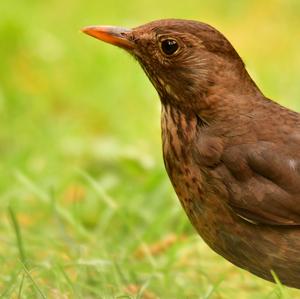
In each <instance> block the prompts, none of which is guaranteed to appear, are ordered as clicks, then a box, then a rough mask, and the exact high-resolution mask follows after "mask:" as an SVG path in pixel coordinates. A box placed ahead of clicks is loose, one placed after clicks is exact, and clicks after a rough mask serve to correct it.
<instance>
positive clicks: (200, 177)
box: [161, 106, 231, 247]
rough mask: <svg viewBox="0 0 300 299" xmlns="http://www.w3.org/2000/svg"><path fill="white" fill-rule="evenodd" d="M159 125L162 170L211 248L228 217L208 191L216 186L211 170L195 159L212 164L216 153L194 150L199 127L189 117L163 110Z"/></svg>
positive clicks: (211, 191)
mask: <svg viewBox="0 0 300 299" xmlns="http://www.w3.org/2000/svg"><path fill="white" fill-rule="evenodd" d="M161 126H162V141H163V156H164V162H165V167H166V170H167V172H168V175H169V177H170V180H171V182H172V185H173V187H174V189H175V192H176V193H177V196H178V198H179V199H180V202H181V204H182V206H183V208H184V210H185V212H186V213H187V215H188V217H189V219H190V221H191V222H192V224H193V225H194V227H195V228H196V229H197V231H198V232H199V233H200V235H201V236H202V237H203V239H205V241H206V242H207V243H208V244H209V245H210V246H211V247H215V245H214V243H215V242H216V240H217V239H218V230H219V228H220V224H221V223H224V221H225V222H226V216H227V215H228V217H227V219H228V221H229V222H231V217H230V215H229V214H228V211H227V209H226V206H225V204H224V203H223V202H222V201H220V200H219V199H218V196H217V195H216V194H215V193H214V190H212V189H211V186H213V185H217V184H214V182H213V178H212V173H211V172H210V171H211V170H210V169H209V168H208V167H206V166H205V165H204V164H205V163H204V164H203V166H201V163H199V161H197V160H199V159H200V160H201V159H204V157H207V161H210V162H211V163H214V160H216V159H217V158H218V153H217V151H215V153H216V154H214V155H213V156H212V155H211V156H209V155H208V154H207V152H206V149H205V148H206V146H203V147H201V148H196V147H197V146H198V144H199V142H198V139H199V124H198V121H197V118H196V117H194V116H193V115H186V114H183V113H181V112H180V111H177V110H175V109H174V108H173V109H172V108H171V107H169V106H167V107H163V109H162V119H161ZM210 143H211V141H210ZM211 152H212V151H211ZM220 215H221V216H220ZM219 216H220V217H221V218H222V219H220V217H219ZM218 217H219V218H218ZM222 225H223V224H222Z"/></svg>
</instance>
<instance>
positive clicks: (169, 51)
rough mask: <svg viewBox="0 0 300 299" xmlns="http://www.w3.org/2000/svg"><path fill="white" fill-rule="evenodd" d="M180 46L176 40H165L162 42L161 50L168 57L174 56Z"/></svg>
mask: <svg viewBox="0 0 300 299" xmlns="http://www.w3.org/2000/svg"><path fill="white" fill-rule="evenodd" d="M178 48H179V46H178V43H177V41H176V40H174V39H165V40H163V41H162V42H161V49H162V51H163V52H164V53H165V54H166V55H169V56H170V55H173V54H174V53H176V52H177V50H178Z"/></svg>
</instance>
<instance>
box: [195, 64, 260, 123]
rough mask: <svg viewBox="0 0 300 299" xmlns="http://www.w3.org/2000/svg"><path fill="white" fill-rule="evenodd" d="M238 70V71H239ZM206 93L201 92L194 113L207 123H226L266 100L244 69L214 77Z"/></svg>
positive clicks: (220, 72) (222, 72)
mask: <svg viewBox="0 0 300 299" xmlns="http://www.w3.org/2000/svg"><path fill="white" fill-rule="evenodd" d="M237 70H238V71H237ZM212 82H213V84H210V85H209V86H208V87H207V89H206V90H205V92H201V93H200V96H199V100H198V101H197V103H196V105H195V107H193V109H194V111H196V112H197V115H199V116H200V117H201V118H202V119H203V120H206V121H207V122H217V121H226V120H228V119H230V118H232V117H236V116H237V115H239V114H241V113H243V114H246V113H248V112H250V111H251V109H253V107H254V106H255V105H253V104H254V103H257V102H259V101H262V99H263V98H264V96H263V94H262V93H261V91H260V90H259V88H258V87H257V85H256V84H255V83H254V81H253V80H252V79H251V77H250V75H249V74H248V72H247V71H246V69H245V68H244V67H241V68H240V69H237V68H236V69H233V70H230V69H224V71H219V72H218V73H217V74H215V76H214V77H213V81H212Z"/></svg>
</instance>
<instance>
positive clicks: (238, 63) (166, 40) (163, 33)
mask: <svg viewBox="0 0 300 299" xmlns="http://www.w3.org/2000/svg"><path fill="white" fill-rule="evenodd" d="M83 32H84V33H86V34H89V35H91V36H93V37H95V38H98V39H100V40H102V41H105V42H108V43H110V44H113V45H116V46H118V47H121V48H123V49H125V50H127V51H128V52H129V53H130V54H132V55H133V56H134V57H135V58H136V59H137V60H138V61H139V63H140V64H141V66H142V68H143V69H144V71H145V72H146V74H147V75H148V77H149V79H150V80H151V82H152V83H153V85H154V86H155V88H156V89H157V91H158V93H159V95H160V98H161V100H162V102H172V103H173V104H176V105H181V106H182V105H184V106H187V107H188V106H195V105H197V104H199V101H201V99H203V98H204V97H205V96H206V95H207V94H208V93H209V92H210V89H211V88H214V87H215V86H216V85H220V82H223V83H224V77H226V76H227V79H225V81H226V80H227V81H228V82H226V83H227V86H228V85H230V86H232V88H238V86H237V84H236V80H237V78H238V77H240V76H241V75H243V74H244V72H245V71H244V64H243V62H242V60H241V58H240V57H239V55H238V54H237V52H236V51H235V49H234V48H233V47H232V45H231V44H230V43H229V41H228V40H227V39H226V38H225V37H224V36H223V35H222V34H221V33H220V32H219V31H217V30H216V29H214V28H213V27H211V26H209V25H207V24H204V23H200V22H196V21H188V20H176V19H167V20H159V21H153V22H151V23H148V24H145V25H142V26H139V27H136V28H133V29H125V28H121V27H113V26H89V27H86V28H84V29H83ZM228 78H229V79H228ZM229 88H230V87H229Z"/></svg>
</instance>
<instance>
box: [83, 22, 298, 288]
mask: <svg viewBox="0 0 300 299" xmlns="http://www.w3.org/2000/svg"><path fill="white" fill-rule="evenodd" d="M82 31H83V32H84V33H86V34H88V35H90V36H92V37H95V38H97V39H99V40H102V41H104V42H107V43H110V44H112V45H115V46H117V47H120V48H122V49H124V50H126V51H127V52H128V53H130V54H131V55H132V56H133V57H134V58H135V59H136V60H137V61H138V62H139V64H140V65H141V67H142V69H143V70H144V72H145V73H146V75H147V76H148V78H149V79H150V81H151V82H152V84H153V85H154V87H155V89H156V90H157V92H158V95H159V98H160V102H161V130H162V147H163V150H162V151H163V159H164V164H165V168H166V171H167V173H168V176H169V178H170V181H171V183H172V185H173V188H174V190H175V192H176V194H177V196H178V198H179V200H180V202H181V205H182V207H183V209H184V210H185V212H186V214H187V216H188V218H189V220H190V222H191V223H192V225H193V226H194V228H195V229H196V231H197V232H198V233H199V235H200V236H201V238H202V239H203V240H204V241H205V242H206V243H207V244H208V246H209V247H210V248H211V249H212V250H214V251H215V252H216V253H218V254H219V255H221V256H223V257H224V258H225V259H227V260H228V261H230V262H231V263H232V264H234V265H236V266H238V267H240V268H242V269H245V270H247V271H249V272H251V273H252V274H255V275H257V276H259V277H261V278H263V279H266V280H268V281H271V282H275V281H276V280H277V278H278V279H279V280H280V282H281V283H282V284H284V285H286V286H289V287H294V288H298V289H300V114H299V113H297V112H295V111H292V110H290V109H288V108H285V107H283V106H282V105H280V104H278V103H276V102H275V101H273V100H271V99H269V98H267V97H265V96H264V94H263V92H262V91H261V90H260V89H259V87H258V86H257V85H256V83H255V82H254V81H253V80H252V78H251V77H250V75H249V73H248V71H247V70H246V67H245V64H244V62H243V60H242V59H241V57H240V56H239V54H238V53H237V51H236V50H235V48H234V47H233V46H232V44H231V43H230V42H229V40H228V39H227V38H226V37H225V36H224V35H223V34H222V33H221V32H219V31H218V30H217V29H215V28H214V27H212V26H210V25H208V24H206V23H202V22H199V21H194V20H184V19H162V20H155V21H152V22H150V23H147V24H144V25H141V26H138V27H135V28H132V29H128V28H123V27H117V26H98V25H95V26H88V27H84V28H83V29H82ZM276 277H277V278H276Z"/></svg>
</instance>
